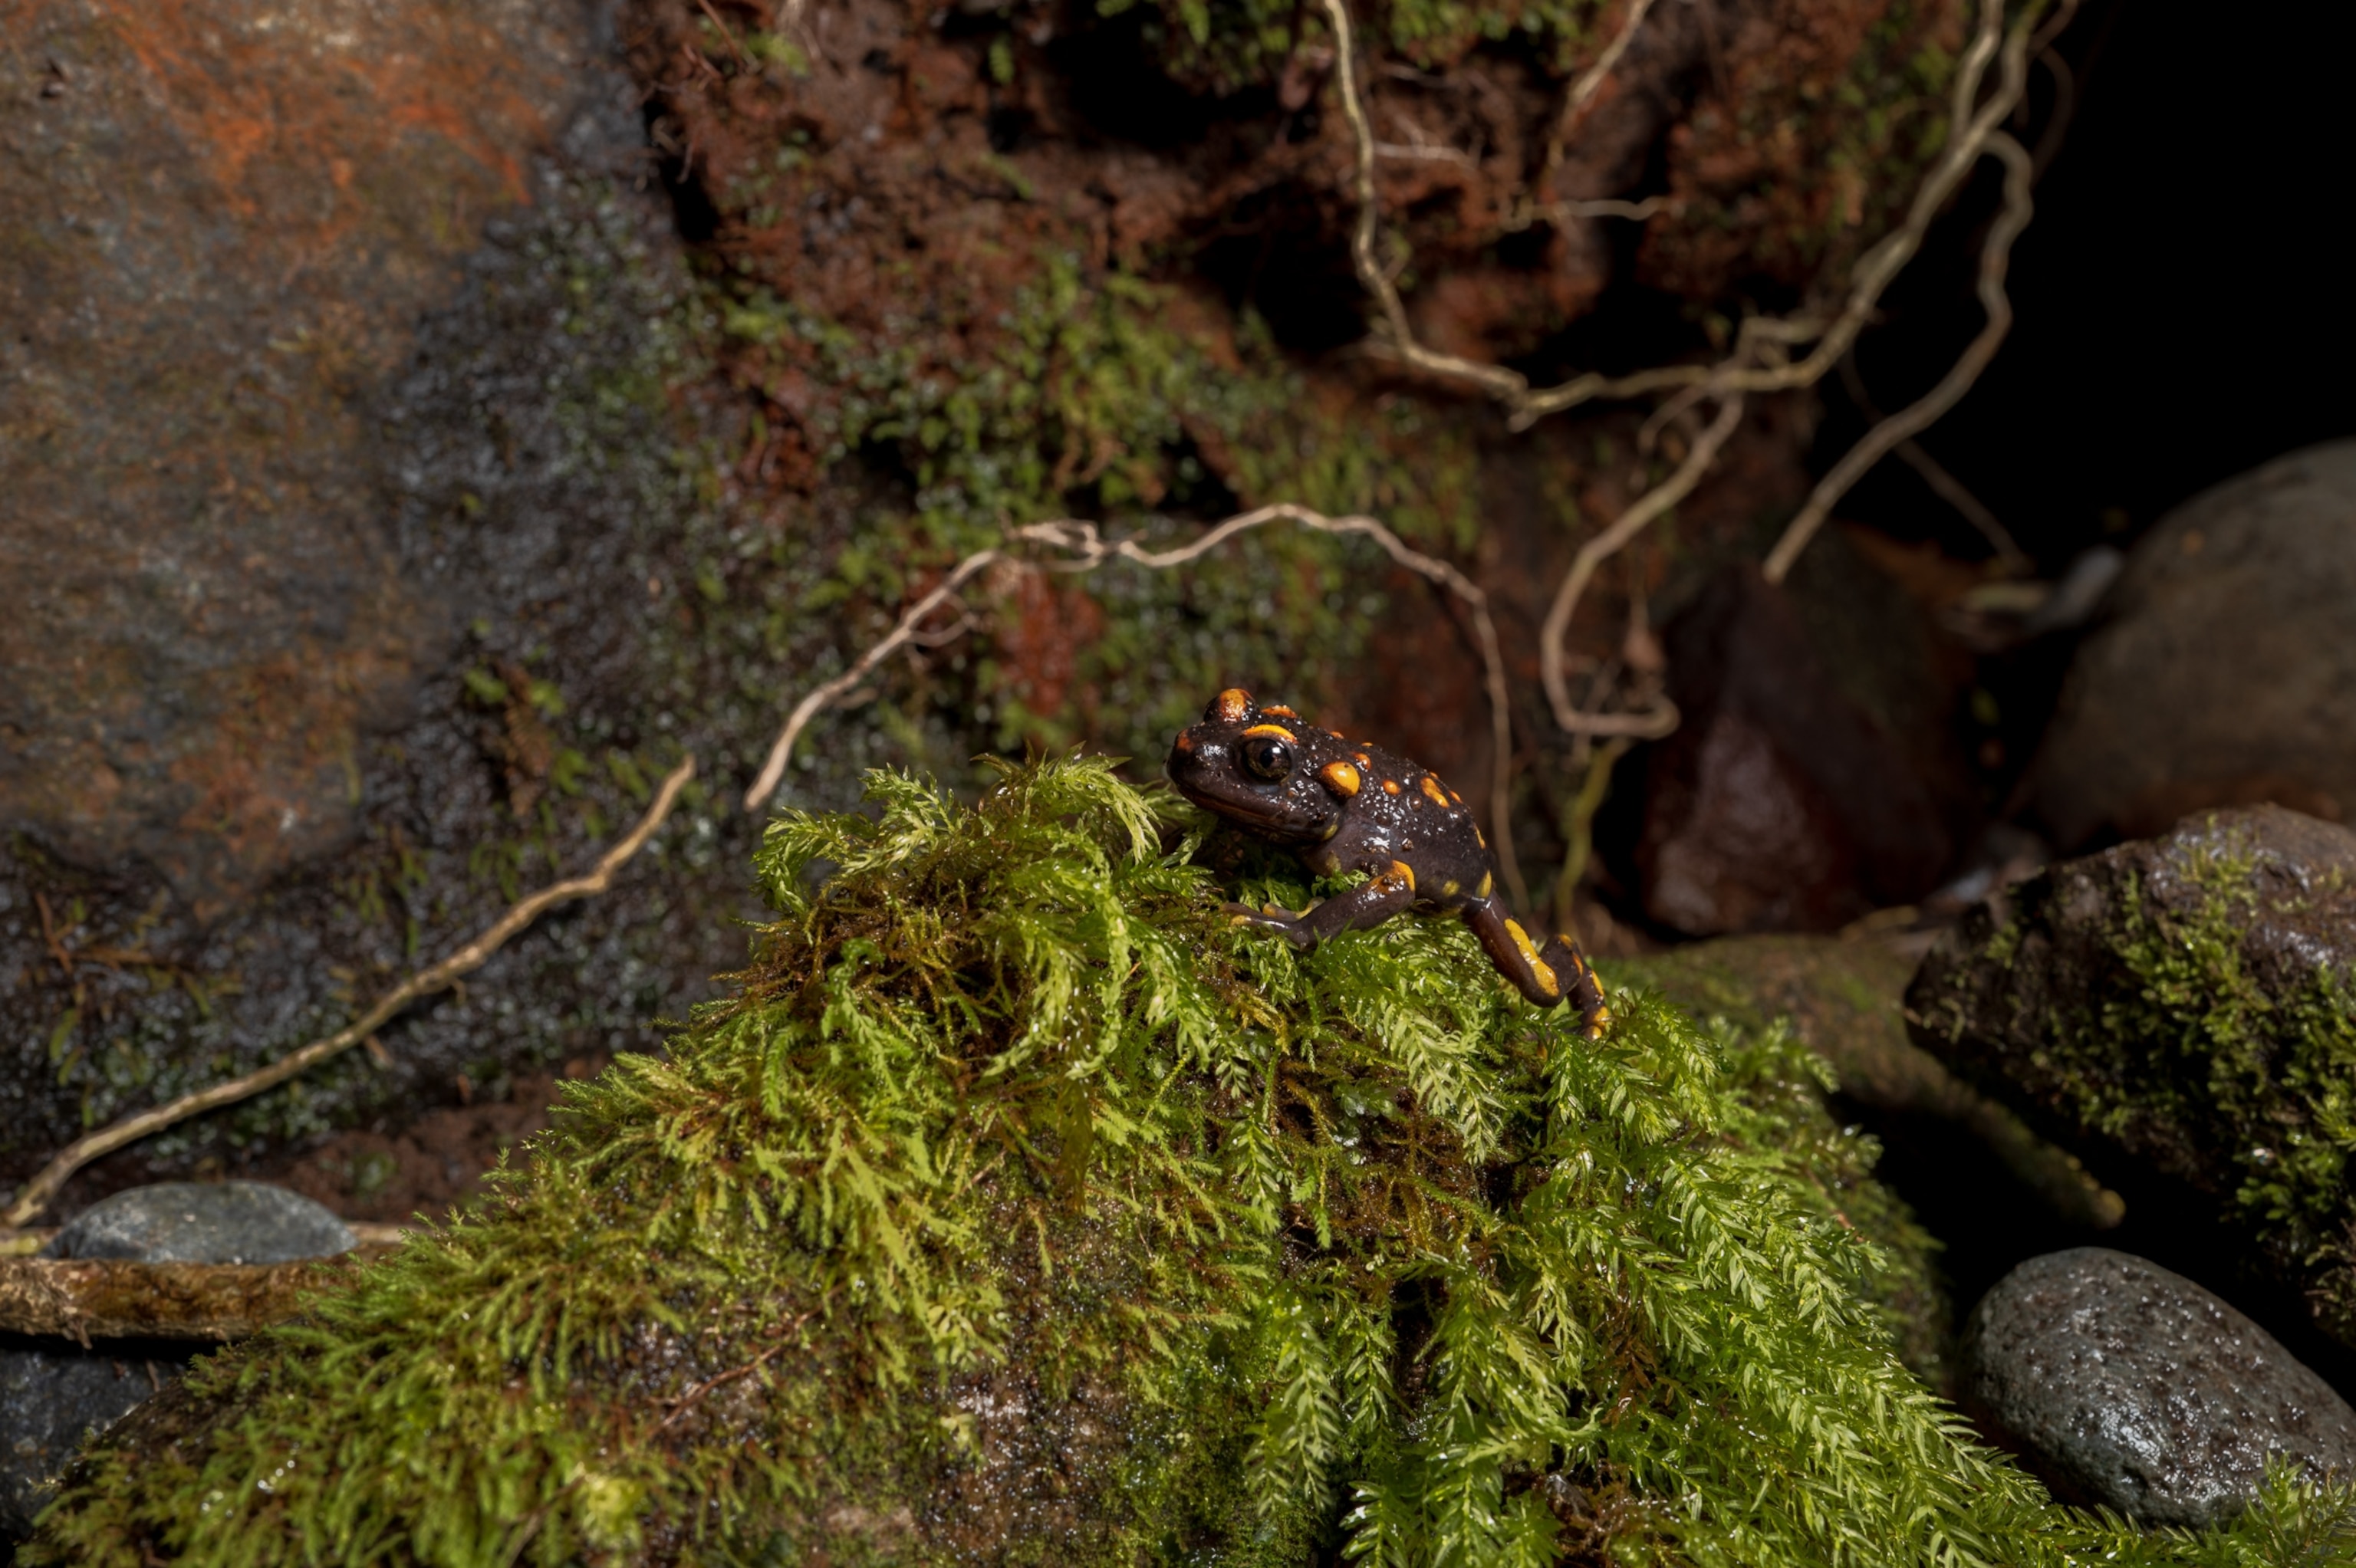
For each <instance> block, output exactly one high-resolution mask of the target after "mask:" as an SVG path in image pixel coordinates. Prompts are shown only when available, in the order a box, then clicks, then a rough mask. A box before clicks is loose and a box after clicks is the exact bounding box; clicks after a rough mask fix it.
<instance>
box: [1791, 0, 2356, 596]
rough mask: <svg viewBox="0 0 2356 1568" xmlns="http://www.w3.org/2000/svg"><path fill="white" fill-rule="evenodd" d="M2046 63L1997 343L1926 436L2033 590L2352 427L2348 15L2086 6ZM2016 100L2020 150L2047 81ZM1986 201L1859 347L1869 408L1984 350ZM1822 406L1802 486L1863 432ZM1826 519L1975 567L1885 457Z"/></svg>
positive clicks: (2352, 44) (2038, 74) (1970, 538)
mask: <svg viewBox="0 0 2356 1568" xmlns="http://www.w3.org/2000/svg"><path fill="white" fill-rule="evenodd" d="M2221 24H2222V25H2221ZM2059 52H2061V54H2062V55H2063V56H2064V57H2065V58H2066V59H2068V61H2069V62H2070V64H2071V65H2072V74H2073V75H2074V77H2075V79H2076V88H2077V91H2076V95H2075V96H2076V112H2075V113H2074V115H2073V116H2072V123H2071V124H2070V125H2069V128H2068V133H2067V137H2066V140H2065V141H2064V142H2063V143H2062V144H2061V151H2060V153H2059V155H2057V156H2056V157H2055V158H2054V159H2053V161H2052V162H2051V165H2049V166H2048V168H2047V170H2046V172H2045V175H2044V177H2043V178H2042V179H2041V180H2040V183H2039V185H2038V187H2037V192H2036V199H2037V214H2036V218H2035V220H2034V221H2033V222H2032V223H2031V225H2030V227H2029V231H2028V232H2027V233H2026V234H2025V235H2023V236H2022V237H2021V239H2020V241H2019V244H2018V245H2017V246H2016V247H2015V249H2014V251H2013V264H2012V270H2011V274H2010V280H2009V293H2010V294H2011V297H2012V302H2013V306H2014V309H2015V311H2016V313H2017V319H2016V321H2015V323H2014V325H2013V329H2012V334H2011V336H2010V338H2009V339H2008V342H2007V343H2006V344H2005V346H2004V348H2003V350H2002V352H2001V353H2000V354H1999V355H1998V356H1997V359H1996V362H1995V363H1994V364H1993V365H1992V366H1991V367H1990V368H1989V369H1988V371H1987V374H1986V375H1985V376H1983V377H1982V378H1981V379H1980V381H1979V383H1978V385H1977V386H1976V387H1975V388H1974V389H1972V390H1971V392H1970V393H1969V394H1968V395H1967V396H1966V397H1965V400H1963V402H1962V403H1961V404H1960V405H1958V406H1957V407H1956V409H1955V410H1954V411H1953V412H1951V413H1950V414H1948V415H1947V417H1946V418H1945V419H1944V420H1943V421H1940V422H1939V423H1938V424H1937V425H1935V426H1933V428H1932V429H1931V430H1930V431H1929V432H1927V433H1926V434H1925V435H1924V436H1923V437H1922V445H1923V446H1924V447H1925V448H1926V449H1928V450H1929V451H1930V452H1931V453H1933V455H1934V456H1935V457H1937V458H1938V459H1939V460H1940V462H1941V463H1943V464H1945V465H1946V466H1947V467H1948V469H1949V470H1950V471H1951V472H1953V473H1954V475H1956V476H1957V477H1958V478H1960V479H1962V480H1963V481H1964V483H1965V485H1969V486H1970V487H1971V489H1972V490H1973V491H1974V492H1975V493H1976V494H1977V495H1978V496H1979V497H1980V498H1981V500H1983V501H1984V502H1986V503H1987V506H1988V507H1991V508H1992V509H1993V510H1994V511H1995V512H1996V514H1997V517H2000V518H2002V519H2003V520H2004V521H2005V523H2006V524H2007V525H2008V527H2009V528H2011V530H2012V532H2013V533H2014V535H2015V536H2016V538H2017V539H2019V543H2020V545H2021V547H2022V548H2023V549H2026V550H2028V551H2029V553H2030V554H2031V555H2032V556H2034V557H2036V558H2037V560H2038V562H2039V564H2040V567H2041V568H2042V569H2043V570H2044V571H2047V572H2049V573H2050V572H2051V571H2056V570H2058V569H2059V568H2060V567H2061V565H2063V564H2065V563H2066V562H2067V561H2068V560H2069V559H2070V558H2071V557H2072V556H2073V555H2074V554H2076V553H2077V552H2078V551H2079V550H2081V549H2085V548H2086V547H2087V546H2089V545H2092V544H2094V543H2096V542H2100V541H2102V540H2104V539H2109V540H2111V541H2113V542H2120V543H2123V542H2125V541H2126V539H2129V538H2132V537H2133V536H2134V534H2136V533H2137V532H2140V531H2141V530H2142V529H2143V528H2146V527H2147V526H2148V525H2149V524H2150V523H2151V522H2152V521H2154V520H2155V519H2156V518H2157V517H2158V516H2159V515H2160V514H2162V513H2163V512H2165V511H2166V510H2167V509H2168V508H2169V507H2172V506H2174V505H2175V504H2176V503H2177V502H2179V501H2181V500H2183V499H2185V498H2186V497H2188V496H2191V495H2192V494H2194V493H2195V492H2197V491H2199V490H2201V489H2203V488H2205V487H2206V486H2208V485H2212V484H2215V483H2217V482H2218V481H2220V480H2222V479H2226V478H2229V477H2231V476H2232V475H2235V474H2238V473H2240V472H2242V471H2243V470H2244V469H2247V468H2251V467H2254V466H2255V465H2256V464H2261V463H2264V462H2265V461H2266V460H2267V459H2269V458H2272V457H2276V456H2278V455H2280V454H2281V453H2286V452H2289V451H2292V450H2294V449H2296V448H2297V447H2301V446H2305V445H2308V444H2310V443H2315V442H2319V441H2325V440H2329V439H2331V438H2334V437H2338V436H2344V435H2349V434H2351V433H2356V382H2351V377H2350V374H2349V368H2350V366H2351V363H2356V315H2351V310H2350V307H2349V302H2348V293H2349V279H2350V271H2351V269H2350V253H2349V247H2348V242H2347V240H2346V238H2345V234H2346V230H2347V229H2348V226H2349V221H2350V219H2349V216H2348V213H2347V206H2348V197H2349V195H2350V190H2351V179H2350V171H2351V169H2356V114H2351V112H2350V108H2349V93H2348V88H2347V81H2346V69H2347V62H2348V61H2349V60H2350V59H2356V7H2351V6H2345V5H2318V4H2315V3H2314V0H2258V3H2255V4H2252V5H2241V6H2235V7H2233V8H2231V9H2230V10H2229V11H2225V12H2220V11H2219V10H2218V9H2216V8H2215V7H2214V6H2211V5H2194V4H2191V3H2190V0H2089V3H2088V4H2087V5H2086V7H2085V8H2084V10H2083V12H2082V14H2081V15H2080V16H2078V18H2077V19H2076V20H2075V21H2074V22H2073V23H2072V25H2071V27H2070V29H2069V30H2068V32H2067V33H2065V34H2064V35H2063V37H2062V38H2061V41H2060V46H2059ZM2032 93H2033V96H2034V101H2035V104H2036V106H2037V111H2038V115H2039V125H2038V126H2033V127H2031V128H2030V129H2029V131H2028V132H2027V133H2023V134H2024V142H2025V144H2032V145H2033V143H2034V140H2035V136H2036V134H2037V132H2038V130H2039V129H2040V128H2041V126H2042V125H2043V123H2045V122H2046V120H2047V119H2048V117H2049V116H2050V114H2051V107H2052V104H2053V101H2054V92H2053V79H2052V77H2051V75H2050V74H2048V73H2047V72H2045V71H2044V70H2043V69H2035V70H2034V71H2033V74H2032ZM1995 196H1996V178H1995V173H1994V169H1993V166H1992V165H1989V166H1984V167H1983V169H1982V171H1981V177H1980V181H1979V184H1978V185H1977V186H1976V187H1975V189H1974V191H1973V192H1972V199H1970V200H1968V201H1966V202H1965V203H1962V204H1960V205H1959V209H1958V211H1957V212H1956V213H1955V214H1954V215H1953V216H1952V217H1951V219H1949V220H1948V222H1947V223H1946V224H1945V225H1944V226H1943V227H1944V229H1945V232H1944V233H1934V235H1933V239H1932V242H1931V243H1930V244H1928V245H1926V246H1925V247H1924V251H1923V256H1922V261H1921V262H1919V263H1918V264H1917V268H1916V269H1915V270H1913V271H1910V272H1908V273H1907V274H1906V275H1905V276H1903V277H1902V278H1901V280H1900V282H1899V283H1898V285H1897V287H1896V288H1895V289H1894V290H1893V292H1892V295H1891V297H1890V330H1887V331H1884V332H1880V333H1869V334H1868V335H1867V337H1866V340H1865V342H1864V344H1863V346H1862V347H1861V348H1860V350H1859V364H1860V367H1861V368H1862V369H1863V371H1864V373H1865V375H1866V377H1867V379H1868V381H1869V385H1870V387H1871V389H1872V393H1873V396H1874V398H1875V400H1877V401H1878V402H1879V404H1880V406H1881V407H1882V408H1884V409H1893V408H1897V407H1899V406H1901V404H1902V403H1903V402H1905V401H1906V400H1910V399H1912V398H1913V397H1915V396H1918V395H1920V393H1921V392H1922V390H1924V389H1927V388H1928V387H1929V386H1930V385H1931V384H1932V383H1933V381H1935V380H1936V379H1938V377H1939V376H1940V374H1941V373H1942V372H1944V369H1945V368H1946V367H1947V366H1948V365H1949V364H1951V363H1952V362H1953V358H1954V352H1955V349H1956V348H1957V347H1959V346H1960V345H1961V344H1962V343H1964V342H1965V341H1967V340H1968V339H1969V337H1970V336H1972V334H1974V333H1975V332H1976V331H1977V330H1978V328H1979V325H1980V320H1981V317H1980V312H1979V307H1978V304H1977V303H1976V301H1975V300H1974V298H1973V296H1972V271H1971V269H1972V265H1973V261H1974V256H1975V252H1976V245H1975V244H1973V243H1972V242H1971V241H1972V240H1973V239H1975V238H1976V236H1972V235H1966V234H1963V233H1958V232H1956V230H1957V229H1959V228H1962V227H1964V226H1971V227H1974V228H1976V227H1977V226H1979V225H1982V224H1984V223H1985V222H1986V220H1987V213H1988V212H1989V211H1990V210H1991V209H1992V208H1993V207H1994V204H1995ZM1826 400H1827V404H1828V409H1827V417H1826V421H1825V425H1824V429H1823V431H1822V432H1821V435H1820V438H1819V443H1818V447H1817V453H1816V456H1817V461H1818V464H1819V467H1821V466H1823V465H1826V464H1830V463H1831V462H1832V461H1833V460H1834V459H1835V458H1837V456H1838V454H1839V453H1841V452H1842V451H1844V450H1846V449H1847V445H1848V444H1849V442H1850V441H1851V440H1852V439H1853V438H1854V436H1855V435H1856V434H1857V432H1858V430H1859V429H1861V428H1862V426H1861V421H1859V420H1858V418H1857V416H1856V415H1855V413H1854V411H1851V410H1850V409H1848V408H1847V407H1846V406H1845V400H1844V397H1843V395H1842V393H1841V391H1840V389H1839V387H1838V385H1837V382H1834V381H1829V380H1828V381H1827V383H1826ZM1843 511H1844V513H1845V514H1846V515H1847V516H1849V517H1855V518H1857V519H1858V520H1859V521H1863V522H1869V523H1872V524H1875V525H1876V526H1879V527H1882V528H1888V529H1890V531H1892V532H1895V533H1898V534H1901V535H1903V536H1907V537H1917V538H1919V537H1926V536H1928V537H1935V538H1937V539H1940V540H1941V541H1942V543H1944V544H1945V545H1946V546H1947V547H1948V548H1949V549H1952V550H1954V552H1955V553H1957V554H1961V555H1967V556H1977V555H1984V554H1986V553H1987V547H1986V546H1985V545H1984V544H1982V543H1981V542H1980V541H1979V539H1978V536H1977V535H1976V534H1975V533H1974V532H1973V531H1972V530H1971V529H1970V528H1969V527H1968V526H1967V525H1965V523H1964V522H1963V521H1962V520H1961V519H1960V518H1957V517H1954V516H1953V514H1952V513H1950V512H1948V510H1947V509H1946V508H1945V507H1944V506H1942V505H1941V504H1940V503H1939V502H1938V501H1937V500H1936V499H1935V498H1934V497H1933V496H1931V495H1930V493H1929V492H1928V491H1927V490H1926V489H1925V488H1924V487H1923V485H1922V482H1921V481H1920V480H1919V479H1917V478H1916V477H1915V476H1914V475H1913V474H1912V471H1911V470H1909V469H1907V468H1906V467H1904V466H1903V465H1902V464H1899V463H1897V462H1895V461H1890V462H1885V463H1884V464H1882V465H1881V466H1880V468H1879V470H1878V471H1877V472H1876V473H1875V474H1874V475H1872V476H1871V477H1870V478H1869V479H1868V480H1867V481H1866V482H1865V484H1864V485H1860V486H1859V488H1858V491H1857V493H1856V494H1855V495H1854V496H1852V498H1851V499H1850V501H1849V502H1848V504H1847V506H1845V507H1843ZM2106 513H2108V514H2109V517H2108V518H2107V519H2106V518H2105V514H2106Z"/></svg>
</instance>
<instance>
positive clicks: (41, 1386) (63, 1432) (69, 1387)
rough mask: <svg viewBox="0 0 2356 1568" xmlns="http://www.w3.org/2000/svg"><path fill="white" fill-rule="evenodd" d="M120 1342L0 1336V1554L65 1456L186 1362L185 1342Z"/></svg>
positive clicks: (42, 1501)
mask: <svg viewBox="0 0 2356 1568" xmlns="http://www.w3.org/2000/svg"><path fill="white" fill-rule="evenodd" d="M121 1349H123V1348H119V1347H112V1346H108V1345H103V1344H102V1345H99V1346H97V1347H96V1348H95V1349H88V1350H85V1349H82V1348H81V1347H80V1346H79V1345H73V1344H68V1343H65V1342H62V1341H60V1342H56V1343H49V1342H45V1341H37V1340H32V1339H14V1338H12V1339H6V1340H0V1561H4V1560H5V1557H6V1555H7V1552H8V1550H9V1548H8V1547H7V1546H6V1544H5V1543H6V1542H7V1541H11V1540H20V1539H22V1538H23V1537H25V1536H27V1535H29V1534H30V1533H32V1529H33V1516H34V1515H36V1514H37V1513H39V1512H40V1511H41V1509H42V1508H43V1507H44V1506H46V1505H47V1504H48V1500H49V1496H50V1490H51V1488H50V1486H49V1481H50V1478H51V1477H54V1476H55V1475H56V1474H57V1473H58V1472H59V1470H61V1469H63V1468H64V1467H65V1464H66V1461H67V1460H69V1459H70V1458H72V1457H73V1456H74V1455H75V1453H76V1452H77V1451H79V1450H80V1447H81V1445H83V1444H84V1443H85V1442H87V1441H89V1439H90V1437H91V1435H92V1434H93V1433H99V1432H103V1431H105V1430H106V1429H107V1428H108V1427H110V1426H112V1425H113V1424H115V1423H116V1422H117V1421H120V1420H121V1419H122V1418H123V1416H125V1415H126V1414H128V1413H130V1412H131V1409H132V1407H133V1406H134V1405H136V1404H138V1403H139V1402H140V1401H142V1400H144V1399H145V1398H146V1397H147V1396H148V1395H149V1394H151V1393H154V1392H155V1390H156V1389H157V1387H158V1386H160V1385H161V1384H163V1383H166V1382H169V1381H171V1380H172V1379H173V1378H175V1377H177V1376H178V1375H179V1373H180V1370H181V1369H182V1368H183V1367H185V1366H186V1365H187V1357H188V1352H187V1350H185V1349H166V1348H163V1347H155V1349H158V1350H161V1351H162V1352H163V1353H162V1354H160V1355H157V1356H156V1357H155V1359H154V1360H149V1359H148V1354H147V1348H145V1347H141V1348H137V1349H130V1350H129V1352H128V1353H127V1354H123V1353H119V1352H120V1351H121Z"/></svg>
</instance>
